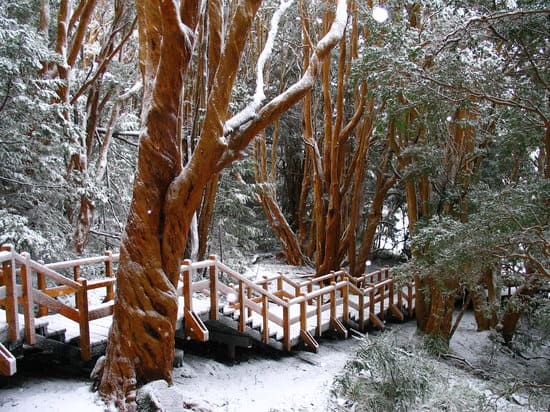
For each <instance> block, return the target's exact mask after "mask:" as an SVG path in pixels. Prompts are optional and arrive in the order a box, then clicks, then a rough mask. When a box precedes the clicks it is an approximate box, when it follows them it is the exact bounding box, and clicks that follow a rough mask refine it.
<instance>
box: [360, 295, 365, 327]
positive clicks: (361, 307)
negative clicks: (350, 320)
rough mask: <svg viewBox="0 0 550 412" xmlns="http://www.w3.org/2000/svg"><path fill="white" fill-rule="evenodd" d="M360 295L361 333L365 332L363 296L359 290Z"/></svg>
mask: <svg viewBox="0 0 550 412" xmlns="http://www.w3.org/2000/svg"><path fill="white" fill-rule="evenodd" d="M360 291H361V294H360V295H359V330H360V331H361V332H364V331H365V295H364V294H363V293H364V292H363V289H361V290H360Z"/></svg>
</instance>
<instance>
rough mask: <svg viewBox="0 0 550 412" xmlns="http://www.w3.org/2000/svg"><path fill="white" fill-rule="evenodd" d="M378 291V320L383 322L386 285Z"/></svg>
mask: <svg viewBox="0 0 550 412" xmlns="http://www.w3.org/2000/svg"><path fill="white" fill-rule="evenodd" d="M378 290H379V291H380V296H378V299H380V319H382V320H384V319H385V318H386V313H385V310H384V309H385V308H384V306H385V305H384V301H385V300H386V285H385V284H384V285H383V286H382V287H381V288H380V287H379V288H378Z"/></svg>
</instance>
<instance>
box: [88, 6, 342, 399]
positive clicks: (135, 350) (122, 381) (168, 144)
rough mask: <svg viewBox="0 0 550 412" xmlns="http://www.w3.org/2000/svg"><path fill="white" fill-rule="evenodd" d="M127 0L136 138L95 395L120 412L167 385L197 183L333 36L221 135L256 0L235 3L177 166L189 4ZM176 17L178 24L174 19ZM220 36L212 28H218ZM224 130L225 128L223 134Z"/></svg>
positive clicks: (265, 116) (221, 163)
mask: <svg viewBox="0 0 550 412" xmlns="http://www.w3.org/2000/svg"><path fill="white" fill-rule="evenodd" d="M176 3H178V2H176V1H174V0H140V1H138V2H137V4H136V6H137V11H138V19H139V34H140V65H141V69H142V73H143V78H144V82H143V83H144V88H145V90H144V102H143V123H144V127H143V128H142V135H141V137H140V149H139V155H138V168H137V172H136V178H135V180H134V194H133V198H132V204H131V207H130V212H129V215H128V221H127V224H126V230H125V235H124V237H123V240H122V245H121V251H120V264H119V270H118V273H117V297H116V300H115V310H114V316H113V324H112V327H111V330H110V334H109V343H108V347H107V353H106V359H105V363H104V366H103V368H101V370H100V380H101V382H100V386H99V390H100V393H101V395H102V397H103V398H105V399H107V400H113V401H115V402H116V404H117V406H118V408H119V409H121V410H135V388H136V385H137V384H139V383H142V382H147V381H150V380H153V379H158V378H162V379H165V380H167V381H168V382H170V381H171V375H170V374H171V366H172V359H173V351H174V335H175V323H176V315H177V296H176V285H177V282H178V279H179V271H180V263H181V259H182V254H183V251H184V248H185V245H186V241H187V233H188V230H189V226H190V223H191V219H192V217H193V214H194V213H195V210H196V209H197V208H198V206H199V205H200V202H201V197H202V193H203V189H204V187H205V186H206V185H207V184H208V183H209V182H210V181H211V179H212V177H213V176H214V175H216V174H217V173H219V172H220V171H221V170H222V169H223V168H224V167H225V166H226V165H228V164H230V163H231V162H232V161H233V160H235V159H236V158H238V157H239V156H240V154H241V151H242V150H243V149H244V148H245V147H247V146H248V144H249V143H250V141H251V139H252V138H253V137H255V136H256V135H257V134H258V133H260V132H261V131H262V130H263V129H264V128H265V127H267V126H268V125H269V124H271V123H272V122H273V121H275V120H277V119H278V118H279V117H280V115H281V114H282V113H284V112H285V111H286V110H287V109H288V108H289V107H290V106H292V105H293V104H295V103H296V102H297V101H299V100H300V99H301V98H302V97H303V96H304V94H305V93H306V92H307V91H308V90H310V89H311V87H312V86H313V80H314V78H315V75H316V73H317V72H318V70H319V65H320V63H321V62H322V61H323V59H324V58H325V57H326V56H327V55H328V54H329V52H330V50H331V49H332V47H334V45H335V44H337V42H338V41H339V40H340V38H341V36H342V35H343V32H344V27H345V24H346V21H347V12H346V2H345V1H344V0H339V1H338V6H337V10H338V12H337V16H338V18H337V20H336V22H335V24H334V25H333V30H331V31H330V32H329V35H327V37H326V38H324V39H323V40H322V41H321V42H320V43H319V45H318V47H317V48H316V50H315V55H314V59H312V64H311V65H310V67H309V68H308V71H306V74H305V75H304V77H303V78H302V79H301V80H300V81H299V82H298V83H296V84H295V85H293V86H292V87H290V88H289V89H288V90H287V91H285V92H284V93H282V94H281V95H279V96H278V97H277V98H275V99H273V100H271V101H270V102H269V103H267V104H266V105H265V106H263V107H262V108H261V109H259V110H258V112H257V114H256V116H255V117H254V118H253V119H252V120H249V121H248V122H247V123H246V126H243V125H242V124H240V125H239V126H243V127H242V128H240V129H239V130H236V129H231V131H230V132H228V134H226V136H224V122H225V121H226V118H225V117H226V114H227V109H228V106H229V102H230V97H231V92H232V88H233V84H234V82H235V78H236V74H237V70H238V68H239V62H240V59H241V55H242V52H243V50H244V46H245V44H246V41H247V39H248V37H249V33H250V30H251V27H252V22H253V20H254V17H255V15H256V12H257V10H258V8H259V6H260V3H261V1H260V0H241V1H239V3H238V7H236V8H235V13H234V15H233V18H232V22H231V24H230V28H229V31H228V34H227V43H226V47H225V49H224V52H223V54H222V56H221V60H220V63H219V67H218V70H217V72H216V74H215V79H214V86H213V88H212V93H211V94H210V95H209V99H208V104H207V108H206V115H205V118H204V123H203V126H202V129H201V135H200V139H199V141H198V144H197V146H196V148H195V151H194V152H193V155H192V156H191V159H190V160H189V162H188V163H187V164H186V166H185V168H183V169H182V156H181V150H182V149H181V141H180V139H179V138H178V136H179V131H178V114H179V104H180V102H181V91H182V86H183V75H184V73H185V71H186V68H187V66H188V64H189V61H190V58H191V50H192V41H193V37H192V36H193V35H192V33H193V32H194V28H195V26H196V24H197V21H198V15H199V7H198V6H199V3H200V1H199V0H187V1H185V0H182V1H181V2H179V4H180V10H177V6H176ZM180 14H181V21H180V17H179V16H180ZM218 29H219V30H221V28H218ZM229 129H230V128H227V130H229Z"/></svg>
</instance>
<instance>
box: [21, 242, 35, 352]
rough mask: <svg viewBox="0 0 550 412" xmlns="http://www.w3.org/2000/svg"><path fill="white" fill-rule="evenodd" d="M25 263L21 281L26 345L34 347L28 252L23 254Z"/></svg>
mask: <svg viewBox="0 0 550 412" xmlns="http://www.w3.org/2000/svg"><path fill="white" fill-rule="evenodd" d="M21 256H22V257H23V258H24V259H25V263H24V265H23V266H21V281H22V283H23V314H24V316H25V343H27V344H28V345H34V344H35V343H36V335H35V330H34V299H33V294H32V269H31V265H30V260H31V257H30V255H29V254H28V253H27V252H23V253H21Z"/></svg>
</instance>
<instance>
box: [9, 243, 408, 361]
mask: <svg viewBox="0 0 550 412" xmlns="http://www.w3.org/2000/svg"><path fill="white" fill-rule="evenodd" d="M118 259H119V255H117V254H112V253H110V252H106V254H105V255H104V256H99V257H91V258H83V259H75V260H69V261H64V262H57V263H50V264H41V263H38V262H36V261H33V260H32V259H31V258H30V256H29V255H28V254H25V253H21V254H18V253H16V252H15V251H14V250H13V248H12V247H10V246H3V247H2V249H1V251H0V263H1V264H2V272H0V275H1V276H0V292H1V293H0V306H2V307H4V308H5V310H6V320H7V323H8V326H9V336H8V340H9V341H10V342H17V341H19V340H20V339H21V336H20V332H21V329H20V325H19V314H18V305H21V306H22V308H23V319H24V339H25V342H26V343H28V344H30V345H33V344H35V343H36V334H35V327H34V325H35V312H34V306H35V304H36V305H38V310H37V314H36V316H37V317H40V316H45V315H47V314H48V313H49V312H50V311H51V312H56V313H59V314H61V315H63V316H64V317H67V318H68V319H71V320H72V321H74V322H77V323H78V324H79V329H80V339H79V345H80V349H81V357H82V359H83V360H89V359H90V357H91V347H90V321H93V320H95V319H98V318H102V317H106V316H109V315H111V314H112V313H113V303H114V287H115V274H114V270H113V264H114V263H116V262H118ZM98 265H99V266H100V267H101V270H100V272H101V273H100V276H99V277H98V276H97V273H96V274H95V276H94V278H93V279H86V278H85V277H84V274H85V272H86V271H87V270H88V269H89V268H90V267H95V269H96V272H97V267H98ZM180 273H181V275H180V284H179V285H178V288H177V292H178V296H179V297H181V298H182V299H183V305H182V307H181V308H180V309H181V310H180V312H182V313H181V318H182V321H183V324H184V326H185V334H186V335H187V336H189V337H191V338H193V339H197V340H200V341H206V340H208V339H209V332H208V329H207V328H206V327H205V325H204V324H203V322H202V320H201V317H200V316H198V312H204V313H207V317H208V318H209V319H210V320H218V319H219V317H220V316H221V311H223V310H226V311H227V310H228V311H232V312H233V317H234V318H235V319H237V320H238V324H237V329H238V330H239V331H240V332H245V331H246V328H247V325H248V324H249V321H251V323H252V326H256V327H258V326H259V330H260V336H261V341H263V342H264V343H268V342H270V339H275V340H277V341H281V342H282V347H283V349H285V350H287V351H290V349H291V347H292V346H293V345H294V344H296V343H297V342H298V341H302V342H303V343H304V345H305V347H306V348H307V349H309V350H312V351H317V349H318V347H319V345H318V343H317V342H316V340H315V338H314V336H320V335H321V334H322V333H323V332H325V331H326V330H332V331H334V332H335V333H338V334H341V335H343V336H346V335H347V329H346V327H344V325H345V324H348V323H349V321H350V313H352V312H353V314H354V315H355V314H356V315H357V319H356V320H355V321H356V324H357V325H358V328H359V329H360V330H361V331H363V330H364V329H365V327H366V324H367V322H368V321H370V322H371V323H372V324H374V325H375V326H376V327H379V328H383V327H384V322H383V321H384V316H385V312H386V310H387V311H389V312H390V313H391V314H392V315H393V316H394V317H397V318H398V319H403V313H402V312H401V310H400V309H401V308H403V307H404V305H405V304H406V306H407V308H408V312H409V314H410V313H411V311H412V310H414V293H415V290H414V285H413V284H409V285H406V286H405V287H400V288H398V289H397V290H396V286H395V284H394V282H393V279H392V278H391V277H390V275H389V271H388V269H382V270H379V271H376V272H373V273H370V274H368V275H364V276H362V277H359V278H350V277H348V274H347V273H346V272H345V271H344V270H340V271H336V272H331V273H329V274H327V275H324V276H319V277H317V276H315V275H311V277H310V278H309V279H307V280H305V281H296V280H294V279H291V278H289V277H287V276H285V275H283V274H280V273H277V274H273V275H270V276H264V277H262V278H261V279H259V280H256V281H252V280H250V279H248V278H246V277H244V276H243V275H241V274H239V273H237V272H236V271H234V270H232V269H231V268H229V267H228V266H226V265H225V264H223V263H222V262H220V261H219V260H218V259H217V258H216V257H215V256H211V257H210V258H209V259H208V260H205V261H202V262H191V261H188V260H186V261H184V262H183V264H182V266H181V272H180ZM222 279H224V281H222ZM18 280H19V281H18ZM97 288H105V291H106V293H105V298H104V300H103V303H101V304H100V305H99V306H95V307H90V306H89V302H88V292H89V291H90V290H92V289H97ZM198 292H202V293H203V294H205V295H209V299H208V305H207V307H206V312H205V310H204V308H202V309H199V308H195V307H194V305H195V304H197V302H195V303H194V299H193V296H194V295H195V294H196V293H198ZM63 295H74V296H75V304H74V306H72V305H68V304H65V303H63V302H61V301H60V300H59V299H56V298H57V297H59V296H63ZM178 299H179V298H178ZM203 301H204V299H203ZM16 302H17V303H16ZM201 314H202V313H201ZM379 316H380V317H379ZM273 335H275V336H274V337H273ZM0 349H1V348H0ZM0 354H1V353H0ZM0 357H1V356H0ZM0 366H2V365H1V364H0ZM0 371H1V370H0Z"/></svg>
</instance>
